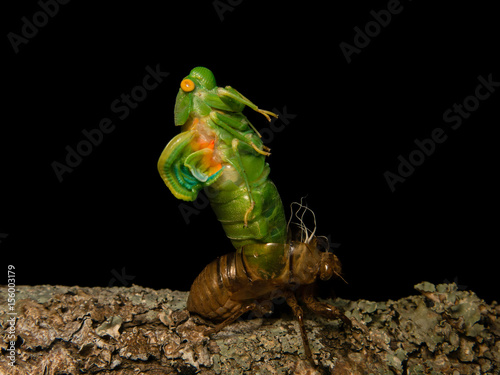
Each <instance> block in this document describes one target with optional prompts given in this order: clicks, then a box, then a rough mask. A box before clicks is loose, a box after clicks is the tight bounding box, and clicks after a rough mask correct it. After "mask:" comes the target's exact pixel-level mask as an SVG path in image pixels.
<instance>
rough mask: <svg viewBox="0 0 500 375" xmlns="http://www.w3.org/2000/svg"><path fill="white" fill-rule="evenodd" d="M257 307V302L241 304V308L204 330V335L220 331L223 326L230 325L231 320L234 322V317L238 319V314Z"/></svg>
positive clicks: (240, 314)
mask: <svg viewBox="0 0 500 375" xmlns="http://www.w3.org/2000/svg"><path fill="white" fill-rule="evenodd" d="M256 307H257V304H256V303H255V302H251V303H248V304H245V305H241V308H240V309H239V310H237V311H235V312H234V313H233V315H231V316H230V317H229V318H227V319H226V320H224V321H223V322H221V323H219V324H217V325H216V326H215V327H213V328H210V329H208V330H207V331H205V335H207V336H209V335H213V334H215V333H217V332H219V331H221V330H222V329H223V328H224V327H227V326H228V325H230V324H231V323H232V322H234V321H235V320H236V319H238V318H239V317H240V316H242V315H243V314H244V313H246V312H248V311H252V310H254V309H255V308H256Z"/></svg>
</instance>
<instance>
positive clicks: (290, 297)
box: [285, 291, 316, 366]
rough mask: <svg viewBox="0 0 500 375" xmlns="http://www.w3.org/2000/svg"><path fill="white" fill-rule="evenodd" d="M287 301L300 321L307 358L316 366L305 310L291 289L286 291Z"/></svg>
mask: <svg viewBox="0 0 500 375" xmlns="http://www.w3.org/2000/svg"><path fill="white" fill-rule="evenodd" d="M285 298H286V303H287V304H288V306H290V307H291V309H292V311H293V313H294V315H295V317H296V318H297V321H298V322H299V328H300V335H301V336H302V343H303V344H304V352H305V354H306V357H307V360H308V361H309V362H310V363H311V364H312V365H313V366H315V365H316V364H315V363H314V361H313V358H312V353H311V347H310V346H309V340H308V338H307V333H306V327H305V326H304V312H303V311H302V308H301V307H300V306H299V303H298V302H297V298H295V295H294V294H293V292H291V291H287V292H285Z"/></svg>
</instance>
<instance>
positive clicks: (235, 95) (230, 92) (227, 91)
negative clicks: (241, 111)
mask: <svg viewBox="0 0 500 375" xmlns="http://www.w3.org/2000/svg"><path fill="white" fill-rule="evenodd" d="M217 94H218V95H219V96H221V95H222V96H227V97H230V98H232V99H234V100H236V101H238V102H240V103H242V104H245V105H246V106H247V107H250V108H252V109H253V110H254V111H256V112H258V113H260V114H261V115H263V116H264V117H265V118H266V119H267V121H271V118H270V117H269V116H273V117H276V118H278V115H277V114H276V113H274V112H271V111H266V110H264V109H260V108H259V107H257V106H256V105H255V104H253V103H252V102H251V101H250V100H248V99H247V98H245V97H244V96H243V95H242V94H241V93H240V92H239V91H237V90H236V89H234V88H232V87H231V86H226V88H222V87H219V88H218V89H217Z"/></svg>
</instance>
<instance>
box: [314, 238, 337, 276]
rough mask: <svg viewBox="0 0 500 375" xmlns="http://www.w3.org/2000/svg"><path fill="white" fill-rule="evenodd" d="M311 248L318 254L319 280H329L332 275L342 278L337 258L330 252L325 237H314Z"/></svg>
mask: <svg viewBox="0 0 500 375" xmlns="http://www.w3.org/2000/svg"><path fill="white" fill-rule="evenodd" d="M312 246H315V247H316V249H317V251H319V252H320V254H321V256H320V261H319V278H320V279H321V280H329V279H330V278H331V277H332V276H333V275H336V276H337V277H340V278H342V276H341V275H342V265H341V264H340V260H339V258H338V257H337V256H336V255H335V254H334V253H332V252H331V251H330V244H329V242H328V239H327V238H326V237H314V240H313V241H312Z"/></svg>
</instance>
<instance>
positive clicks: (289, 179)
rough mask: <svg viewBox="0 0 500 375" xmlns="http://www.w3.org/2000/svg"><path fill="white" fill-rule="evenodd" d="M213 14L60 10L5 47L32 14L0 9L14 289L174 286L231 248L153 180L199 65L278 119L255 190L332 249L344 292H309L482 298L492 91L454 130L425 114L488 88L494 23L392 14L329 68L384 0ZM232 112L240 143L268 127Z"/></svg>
mask: <svg viewBox="0 0 500 375" xmlns="http://www.w3.org/2000/svg"><path fill="white" fill-rule="evenodd" d="M214 3H215V2H212V1H205V2H193V1H184V2H182V3H181V4H176V5H173V4H174V3H171V2H153V1H145V2H128V3H125V2H118V1H114V2H108V1H107V2H106V3H105V4H103V3H102V2H100V3H98V2H93V3H92V2H78V1H70V2H69V3H67V4H65V5H60V6H59V10H58V13H57V14H56V15H54V16H53V17H50V18H49V19H48V22H47V23H46V25H45V26H43V27H40V28H39V30H38V33H37V35H35V36H33V37H32V38H30V39H29V40H28V42H27V43H25V44H21V45H19V52H18V53H15V51H14V48H13V47H12V44H11V42H10V41H9V39H8V37H7V35H8V33H10V32H13V33H15V34H18V35H21V34H22V27H23V22H24V21H23V20H22V17H26V18H27V19H29V20H32V17H33V15H34V14H35V13H36V12H38V11H40V9H41V8H40V5H39V4H38V3H37V2H36V1H24V2H23V4H22V5H21V4H20V5H18V7H17V8H16V9H10V10H9V11H8V12H4V17H6V18H7V19H6V20H5V21H4V22H2V25H3V29H2V33H3V35H4V38H3V44H2V49H3V52H4V56H6V58H5V59H4V61H5V62H6V64H4V71H3V73H4V75H5V80H4V82H6V84H5V86H4V99H3V101H2V102H3V104H4V121H3V124H2V128H1V134H0V153H1V154H0V157H1V159H0V163H1V184H0V187H1V192H2V193H1V196H0V199H1V205H0V207H1V214H0V233H3V235H2V238H0V241H1V243H0V252H1V254H2V264H4V263H5V265H6V264H13V265H15V267H16V278H17V279H16V282H17V284H46V283H50V284H64V285H81V286H108V285H116V286H121V285H130V284H131V283H135V284H138V285H141V286H145V287H152V288H171V289H181V290H188V289H189V286H190V284H191V282H192V281H193V280H194V278H195V277H196V275H197V274H198V273H199V272H200V271H201V270H202V269H203V267H204V266H205V265H206V264H207V263H209V262H210V261H211V260H213V259H214V258H215V257H217V256H219V255H222V254H225V253H227V252H230V251H232V247H231V244H230V242H229V241H228V240H227V239H226V238H225V236H224V233H223V231H222V228H221V227H220V224H219V223H218V222H217V220H216V218H215V216H214V214H213V212H212V211H211V209H210V207H203V202H201V201H200V202H197V204H198V206H193V205H192V204H189V205H190V207H193V208H194V209H197V208H196V207H198V208H200V209H199V210H198V211H199V213H197V214H195V215H192V216H190V218H189V223H186V221H185V219H184V218H183V216H182V215H181V213H180V211H179V205H180V204H181V202H180V201H177V200H176V199H175V198H174V197H173V196H172V194H171V193H170V192H169V190H168V189H167V188H166V187H165V185H164V184H163V182H162V180H161V179H160V177H159V175H158V172H157V169H156V163H157V160H158V157H159V155H160V153H161V152H162V150H163V148H164V146H165V145H166V144H167V143H168V141H169V140H170V139H171V138H172V137H173V136H174V135H176V134H177V133H178V131H179V129H178V128H176V127H175V126H174V124H173V107H174V102H175V96H176V94H177V91H178V89H179V83H180V81H181V80H182V78H183V77H184V76H186V75H187V74H188V73H189V71H190V70H191V69H192V68H193V67H194V66H198V65H202V66H206V67H208V68H210V69H211V70H212V71H213V72H214V74H215V77H216V79H217V83H218V85H220V86H225V85H231V86H233V87H235V88H236V89H238V90H239V91H240V92H242V93H243V94H244V95H245V96H247V97H248V98H250V99H251V100H252V101H254V102H255V103H256V104H257V105H258V106H259V107H261V108H264V109H269V110H271V109H273V108H276V109H277V110H279V111H283V110H284V109H286V111H287V113H288V114H289V116H291V115H295V117H294V118H293V119H292V118H291V117H289V119H290V121H289V123H288V124H287V125H286V126H284V125H283V123H279V122H276V123H275V125H276V126H279V125H283V126H281V128H282V130H281V131H276V132H273V133H272V139H270V140H269V141H268V145H269V146H270V147H271V148H272V155H271V157H269V159H268V161H269V164H270V166H271V178H272V180H273V181H274V182H275V184H276V185H277V187H278V190H279V191H280V194H281V196H282V200H283V203H284V205H285V207H286V211H287V214H288V205H289V204H290V203H291V202H292V201H298V200H300V198H301V197H303V196H306V195H307V204H308V206H309V207H311V208H312V209H313V210H314V211H315V213H316V218H317V222H318V228H317V232H318V233H319V234H324V235H329V236H330V237H331V239H332V241H333V242H334V243H335V244H336V245H335V247H336V253H337V254H338V256H339V257H340V259H341V260H342V262H343V265H344V272H345V275H344V277H345V279H346V280H347V281H348V283H349V284H348V285H346V284H344V283H342V282H339V281H337V282H328V283H327V284H326V289H327V293H328V290H329V289H331V288H333V289H335V290H336V292H337V294H338V295H340V296H342V297H344V298H351V299H356V298H367V299H375V300H381V299H386V298H400V297H402V296H405V295H408V294H411V293H414V290H413V285H414V284H416V283H418V282H420V281H423V280H428V281H430V282H433V283H443V282H450V281H454V280H455V281H458V284H460V287H461V288H466V289H471V290H473V291H475V292H476V293H478V294H479V296H480V297H482V298H485V299H486V300H488V301H491V300H492V299H498V291H497V290H495V289H497V288H496V287H497V286H498V275H497V270H498V261H497V259H496V258H497V253H498V242H497V233H498V220H497V218H498V204H497V199H496V197H497V194H498V182H496V180H497V179H496V177H497V174H498V167H497V162H496V161H495V159H496V158H495V156H496V155H497V147H498V146H497V144H498V138H496V137H495V136H494V135H493V132H494V130H496V128H497V127H498V124H499V115H498V111H497V109H498V98H499V95H500V93H499V92H498V91H500V89H498V88H497V89H496V92H495V93H493V94H491V96H490V97H489V98H488V99H486V100H484V101H481V102H480V105H479V108H478V109H477V110H476V111H473V112H472V113H471V114H470V116H469V118H467V119H466V120H463V122H462V125H461V126H460V127H459V128H458V129H456V130H453V129H452V128H451V126H450V125H452V124H451V123H449V122H448V123H447V122H445V121H444V120H443V113H444V112H445V111H446V110H448V109H450V108H452V106H453V104H454V103H458V104H462V103H463V101H464V99H465V98H466V97H468V96H470V95H474V92H475V88H476V86H477V85H478V84H479V81H478V76H483V77H484V78H485V79H486V78H487V77H488V75H490V74H492V77H493V80H494V81H496V82H498V81H500V70H499V69H498V68H499V65H498V60H496V61H495V57H494V54H495V52H498V46H499V45H500V44H499V38H498V36H499V32H498V27H497V26H496V25H498V19H497V13H495V12H494V11H493V9H489V8H488V7H486V6H484V7H481V6H480V5H474V7H473V8H471V5H470V4H468V5H463V4H458V3H457V2H447V3H441V5H440V6H439V8H438V7H437V6H436V4H435V3H434V4H432V3H425V2H422V1H409V0H407V1H401V5H400V8H401V7H402V10H401V12H400V13H399V14H395V15H392V17H391V20H390V23H389V24H388V25H387V26H386V27H384V28H382V29H381V31H380V32H379V33H378V34H377V35H375V36H374V37H372V38H371V41H370V43H369V44H368V45H367V46H366V47H364V48H361V50H360V52H359V53H354V54H352V55H351V56H350V58H351V59H352V61H351V62H350V63H348V62H347V60H346V58H345V56H344V54H343V53H342V51H341V49H340V47H339V45H340V43H341V42H346V43H349V44H351V45H353V44H354V42H353V39H354V37H355V33H356V32H355V30H354V27H356V26H358V27H360V28H361V29H363V28H364V27H365V25H366V24H367V22H370V21H372V20H373V15H372V14H371V13H370V12H371V11H372V10H373V11H379V10H382V9H387V6H388V5H387V4H388V3H387V1H376V2H370V3H369V4H360V3H358V2H356V3H352V2H347V1H339V2H334V3H328V5H327V3H320V2H290V1H273V2H272V4H271V2H268V1H249V0H246V1H240V2H238V1H233V2H232V4H233V5H232V6H231V10H226V11H225V12H224V13H223V14H222V15H221V13H220V12H221V11H219V13H218V12H217V10H216V9H215V6H214ZM219 3H228V2H227V1H220V2H219ZM167 4H170V5H167ZM331 4H333V5H331ZM157 65H159V69H160V70H161V71H163V72H168V73H169V75H168V77H166V78H164V80H163V82H162V83H161V84H159V85H158V87H157V88H155V89H154V90H152V91H149V92H148V96H147V98H146V99H145V100H144V101H142V102H140V103H139V104H138V106H137V108H135V109H132V110H131V111H130V113H129V114H128V116H126V117H125V118H124V119H119V118H118V114H117V113H115V112H113V111H112V109H111V103H112V102H113V101H115V100H116V99H119V98H120V96H121V95H122V94H128V93H130V91H131V90H132V89H133V88H134V87H136V86H137V85H140V84H141V83H142V80H143V77H144V76H145V75H146V69H145V68H146V67H147V66H150V67H152V68H153V69H154V68H155V67H156V66H157ZM245 113H246V114H247V115H248V117H249V118H250V120H251V121H252V122H253V123H254V125H255V126H256V127H257V128H258V129H262V128H264V127H266V126H267V127H268V126H269V125H268V124H267V122H266V121H265V119H264V118H263V117H262V116H260V115H257V114H255V113H252V111H250V110H249V109H247V110H246V111H245ZM103 118H110V119H111V120H112V121H113V124H114V125H115V128H114V130H113V131H112V132H111V133H109V134H106V135H105V136H104V139H103V141H102V143H100V144H99V145H98V146H96V147H94V149H93V150H92V152H91V153H90V155H88V156H85V157H83V158H82V161H81V163H80V164H79V165H78V166H76V167H75V168H74V170H73V171H72V172H71V173H65V174H64V175H63V181H62V182H59V181H58V178H57V176H56V174H55V173H54V171H53V168H52V163H53V162H54V161H57V162H61V163H65V161H64V160H65V157H66V153H67V151H66V149H65V147H66V146H70V147H72V148H76V146H77V145H78V143H79V142H81V141H82V140H83V139H85V137H84V136H83V135H82V130H84V129H87V130H91V129H94V128H97V127H98V125H99V122H100V121H101V120H102V119H103ZM280 121H283V120H280ZM436 128H442V129H443V130H444V131H445V133H446V135H447V137H448V138H447V139H446V141H445V142H443V143H441V144H438V145H436V149H435V151H434V153H433V154H432V155H430V156H427V157H426V158H425V161H424V162H423V164H422V165H420V166H417V167H416V168H415V170H414V172H413V173H412V174H411V175H410V176H409V177H408V178H407V179H406V180H405V181H404V182H403V183H397V184H396V185H395V191H394V192H392V191H391V189H390V188H389V186H388V184H387V182H386V180H385V178H384V173H385V172H386V171H391V172H395V173H396V172H397V168H398V164H399V160H398V155H402V156H403V157H405V158H408V155H409V154H410V153H411V152H412V151H413V150H415V149H416V145H415V143H414V140H415V139H417V138H418V139H419V140H422V139H424V138H429V137H430V136H431V133H432V131H433V130H434V129H436ZM339 244H340V245H339ZM5 267H6V266H5ZM122 272H123V273H124V275H126V276H127V277H128V278H126V279H123V278H121V277H122ZM117 275H119V277H118V276H117ZM5 278H7V275H5ZM132 278H133V279H132ZM0 283H2V284H4V283H5V282H4V281H2V280H0ZM324 289H325V288H324Z"/></svg>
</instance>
